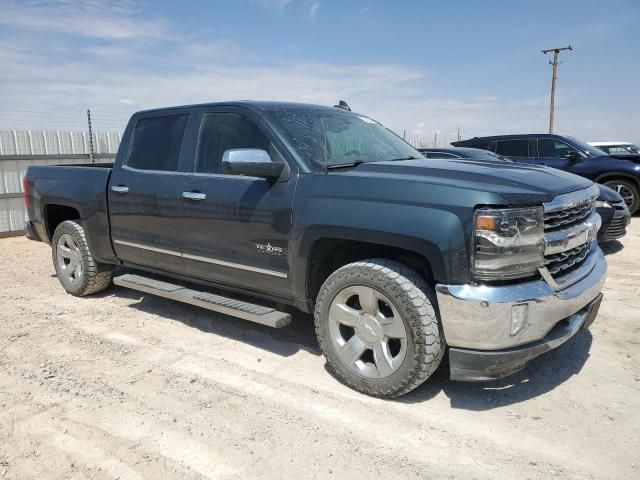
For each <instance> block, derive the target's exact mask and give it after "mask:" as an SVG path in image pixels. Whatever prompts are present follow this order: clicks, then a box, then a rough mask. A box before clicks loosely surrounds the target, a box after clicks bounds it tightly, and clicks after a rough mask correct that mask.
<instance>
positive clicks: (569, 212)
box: [544, 201, 594, 231]
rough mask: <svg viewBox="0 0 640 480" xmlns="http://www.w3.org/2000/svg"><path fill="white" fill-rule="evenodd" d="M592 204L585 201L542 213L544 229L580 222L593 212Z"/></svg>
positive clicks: (556, 228)
mask: <svg viewBox="0 0 640 480" xmlns="http://www.w3.org/2000/svg"><path fill="white" fill-rule="evenodd" d="M593 209H594V204H593V203H592V202H590V201H587V202H585V203H583V204H581V205H578V206H575V207H571V208H566V209H564V210H557V211H555V212H548V213H545V214H544V230H545V231H553V230H559V229H561V228H564V227H569V226H571V225H575V224H577V223H580V222H582V221H583V220H584V219H585V218H587V217H588V216H589V215H591V212H593Z"/></svg>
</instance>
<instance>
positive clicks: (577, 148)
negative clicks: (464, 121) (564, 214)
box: [452, 134, 640, 214]
mask: <svg viewBox="0 0 640 480" xmlns="http://www.w3.org/2000/svg"><path fill="white" fill-rule="evenodd" d="M452 145H454V146H456V147H473V148H482V149H484V150H489V151H491V152H494V153H497V154H499V155H502V156H505V157H508V158H510V159H512V160H513V161H515V162H520V163H533V164H537V165H546V166H549V167H553V168H557V169H559V170H564V171H567V172H571V173H575V174H576V175H580V176H582V177H586V178H589V179H591V180H593V181H595V182H598V183H602V184H603V185H606V186H608V187H610V188H613V189H614V190H615V191H616V192H618V193H619V194H620V195H621V196H622V198H623V199H624V201H625V203H626V205H627V208H628V209H629V211H630V212H631V214H633V213H635V212H636V211H637V210H638V207H640V154H632V153H629V154H611V155H608V154H606V153H605V152H603V151H602V150H599V149H598V148H596V147H594V146H592V145H589V144H587V143H585V142H582V141H580V140H577V139H575V138H573V137H568V136H562V135H551V134H522V135H497V136H492V137H474V138H470V139H468V140H461V141H459V142H453V143H452Z"/></svg>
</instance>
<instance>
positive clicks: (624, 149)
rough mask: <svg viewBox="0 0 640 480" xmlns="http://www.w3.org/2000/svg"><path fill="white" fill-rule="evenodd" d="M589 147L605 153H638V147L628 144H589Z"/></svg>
mask: <svg viewBox="0 0 640 480" xmlns="http://www.w3.org/2000/svg"><path fill="white" fill-rule="evenodd" d="M589 145H591V146H592V147H596V148H598V149H600V150H602V151H603V152H605V153H608V154H612V153H614V154H615V153H622V154H627V153H640V147H639V146H638V145H636V144H634V143H630V142H589Z"/></svg>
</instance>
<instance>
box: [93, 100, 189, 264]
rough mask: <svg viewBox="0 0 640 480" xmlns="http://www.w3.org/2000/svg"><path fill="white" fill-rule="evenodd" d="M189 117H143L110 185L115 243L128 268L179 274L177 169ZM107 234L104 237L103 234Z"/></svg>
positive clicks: (112, 176) (112, 232)
mask: <svg viewBox="0 0 640 480" xmlns="http://www.w3.org/2000/svg"><path fill="white" fill-rule="evenodd" d="M188 118H189V116H188V114H187V113H186V112H183V113H180V114H171V115H168V114H163V115H155V116H153V115H152V116H148V115H147V116H145V115H143V116H141V117H140V118H139V119H138V120H137V122H136V124H135V126H134V128H133V132H132V133H131V141H130V144H131V147H130V149H129V152H128V154H126V155H124V158H123V159H122V162H123V163H122V165H120V166H119V167H118V168H114V170H113V173H112V175H111V179H110V181H109V187H108V199H109V217H110V220H111V238H112V239H113V246H114V248H115V251H116V254H117V255H118V257H119V258H121V259H122V260H123V261H124V262H125V263H129V264H135V265H140V266H145V267H150V268H153V269H157V270H162V271H167V272H173V273H181V272H182V259H181V256H180V255H181V252H180V242H181V235H180V230H179V229H178V228H177V226H178V224H179V222H180V206H181V197H180V193H181V190H180V180H179V179H180V175H179V173H178V166H179V160H180V152H181V148H182V140H183V137H184V132H185V129H186V125H187V120H188ZM105 234H106V232H105Z"/></svg>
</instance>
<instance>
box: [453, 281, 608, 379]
mask: <svg viewBox="0 0 640 480" xmlns="http://www.w3.org/2000/svg"><path fill="white" fill-rule="evenodd" d="M601 300H602V293H600V294H598V296H597V297H596V298H595V300H593V301H592V302H591V303H589V305H587V306H586V307H584V308H583V309H582V310H580V311H578V312H576V313H574V314H573V315H571V316H570V317H569V318H567V319H565V320H563V321H561V322H559V323H557V324H556V325H555V327H554V328H553V329H552V330H551V331H550V332H549V333H548V334H547V335H546V336H545V337H544V338H543V339H542V340H538V341H537V342H533V343H531V344H528V345H524V346H520V347H515V348H509V349H504V350H497V351H486V350H485V351H482V350H466V349H462V348H450V349H449V368H450V371H451V380H461V381H466V382H482V381H487V380H497V379H499V378H503V377H507V376H509V375H512V374H514V373H516V372H518V371H519V370H522V369H523V368H524V366H525V365H526V364H527V362H528V361H529V360H532V359H534V358H536V357H538V356H540V355H542V354H543V353H546V352H548V351H550V350H553V349H555V348H558V347H559V346H560V345H562V344H563V343H565V342H566V341H567V340H569V339H570V338H572V337H573V336H574V335H575V334H576V333H578V331H579V330H580V328H589V327H590V326H591V324H592V323H593V321H594V320H595V319H596V316H597V315H598V309H599V308H600V302H601Z"/></svg>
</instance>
